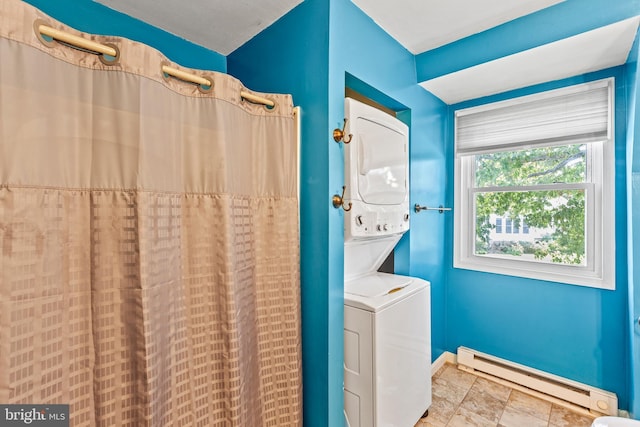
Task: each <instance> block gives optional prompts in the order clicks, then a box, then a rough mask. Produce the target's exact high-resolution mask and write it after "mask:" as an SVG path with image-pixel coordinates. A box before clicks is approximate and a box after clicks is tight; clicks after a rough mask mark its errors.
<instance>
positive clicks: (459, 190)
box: [453, 78, 615, 290]
mask: <svg viewBox="0 0 640 427" xmlns="http://www.w3.org/2000/svg"><path fill="white" fill-rule="evenodd" d="M614 86H615V84H614V79H613V78H609V79H605V80H599V81H595V82H590V83H584V84H580V85H575V86H569V87H565V88H561V89H557V90H553V91H547V92H541V93H537V94H534V95H528V96H524V97H521V98H514V99H510V100H507V101H502V102H496V103H493V104H486V105H481V106H478V107H471V108H467V109H463V110H457V111H455V113H454V120H455V125H454V129H455V136H454V139H455V143H456V158H455V177H454V179H455V184H454V186H455V190H454V192H455V196H454V197H455V201H454V203H455V204H454V208H455V209H454V221H455V225H454V245H453V246H454V257H453V266H454V267H455V268H463V269H469V270H477V271H483V272H490V273H497V274H505V275H510V276H518V277H526V278H531V279H538V280H547V281H553V282H559V283H566V284H572V285H579V286H588V287H594V288H601V289H610V290H613V289H615V130H614V123H615V121H614V118H613V114H614V110H615V102H614V100H615V97H614ZM594 87H596V88H598V87H600V88H601V87H606V88H608V112H607V114H608V123H607V135H606V137H600V138H599V139H597V140H595V141H594V140H589V141H587V142H588V144H587V147H588V150H589V153H588V156H589V157H590V159H591V161H590V164H591V167H590V168H588V170H587V174H588V175H589V177H588V178H587V181H589V178H590V181H591V182H587V183H579V184H562V188H576V189H584V190H585V192H586V204H585V206H586V207H585V209H586V212H585V214H586V217H587V220H586V224H585V234H586V236H585V238H586V247H587V250H586V256H585V259H586V265H583V266H575V265H566V264H552V263H544V262H536V261H527V260H520V259H505V258H501V257H490V256H481V255H475V253H474V248H475V233H476V231H475V213H474V206H473V204H474V200H475V197H474V195H475V193H476V192H478V191H480V190H479V189H477V188H475V159H474V157H475V155H476V154H482V153H484V152H496V151H503V150H504V148H503V149H496V148H495V146H494V147H491V143H490V142H489V143H488V144H487V146H486V147H482V146H480V147H479V148H476V149H475V152H474V153H473V154H468V153H460V152H459V150H458V117H460V115H461V114H473V113H474V112H476V111H488V110H492V109H497V108H505V107H507V110H505V111H508V107H510V106H518V105H522V104H524V103H527V102H530V101H535V100H541V99H545V98H549V97H554V96H562V95H564V94H571V93H577V92H579V91H585V90H589V89H591V88H594ZM578 142H580V141H578ZM564 143H566V144H572V143H576V140H575V139H574V140H566V142H563V144H564ZM535 144H537V146H545V145H547V146H548V145H562V144H559V143H557V142H549V143H545V142H540V143H537V142H534V145H535ZM531 145H532V144H531V141H527V142H525V143H516V144H511V145H510V146H509V147H510V149H514V148H526V147H530V146H531ZM485 148H486V151H483V150H484V149H485ZM589 157H588V158H589ZM554 186H555V184H549V185H540V186H532V187H531V190H534V189H535V190H544V189H553V188H554ZM517 188H518V189H519V190H520V189H523V188H524V187H517ZM482 190H483V191H509V190H513V188H511V187H492V188H483V189H482ZM503 227H504V224H503Z"/></svg>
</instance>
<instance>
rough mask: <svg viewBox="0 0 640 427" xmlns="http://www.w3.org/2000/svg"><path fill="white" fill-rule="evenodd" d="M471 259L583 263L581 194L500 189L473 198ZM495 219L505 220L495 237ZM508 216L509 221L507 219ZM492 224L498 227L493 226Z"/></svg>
mask: <svg viewBox="0 0 640 427" xmlns="http://www.w3.org/2000/svg"><path fill="white" fill-rule="evenodd" d="M475 216H476V238H475V248H474V253H475V255H481V256H487V257H499V258H507V259H519V260H523V261H534V262H544V263H552V264H570V265H585V241H586V239H585V219H586V213H585V190H583V189H577V190H573V189H571V190H544V191H500V192H478V193H476V194H475ZM497 217H508V218H509V219H507V220H506V233H511V231H512V229H511V224H513V229H519V228H520V226H521V224H526V232H525V233H523V234H506V233H501V234H499V233H497V230H496V228H497V227H496V226H492V225H491V224H492V223H493V224H496V218H497ZM511 218H513V219H511ZM496 225H497V224H496Z"/></svg>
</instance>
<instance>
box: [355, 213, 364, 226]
mask: <svg viewBox="0 0 640 427" xmlns="http://www.w3.org/2000/svg"><path fill="white" fill-rule="evenodd" d="M362 223H363V221H362V215H358V216H357V217H356V225H357V226H361V225H362Z"/></svg>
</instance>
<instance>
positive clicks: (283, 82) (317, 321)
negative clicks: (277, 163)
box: [227, 0, 343, 426]
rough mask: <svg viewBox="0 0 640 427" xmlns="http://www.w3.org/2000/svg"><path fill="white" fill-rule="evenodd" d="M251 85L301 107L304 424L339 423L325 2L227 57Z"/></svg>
mask: <svg viewBox="0 0 640 427" xmlns="http://www.w3.org/2000/svg"><path fill="white" fill-rule="evenodd" d="M227 64H228V71H229V74H231V75H233V76H236V77H238V78H240V79H241V80H242V81H243V83H244V84H245V85H246V86H248V87H250V88H252V89H254V90H258V91H267V92H283V93H291V94H293V100H294V103H295V105H299V106H300V107H301V108H302V116H301V117H302V135H301V139H302V141H301V171H300V174H301V177H300V187H301V198H300V231H301V236H300V237H301V286H302V352H303V355H302V362H303V389H304V402H303V403H304V425H305V426H339V425H342V409H343V404H342V377H343V375H342V360H343V356H342V316H343V314H342V313H343V311H342V282H343V268H342V256H343V252H342V222H341V218H342V217H341V216H340V214H339V212H338V211H337V210H335V209H333V207H332V206H331V195H332V194H333V193H337V192H338V190H339V189H341V185H342V172H341V170H340V168H338V163H339V155H340V153H339V151H338V149H337V144H336V143H335V142H333V139H332V138H331V133H330V132H331V130H330V125H329V118H328V117H329V116H328V111H329V104H328V99H329V86H328V85H329V77H328V72H327V70H328V68H329V1H328V0H306V1H304V2H303V3H301V4H300V5H298V6H297V7H296V8H295V9H294V10H293V11H291V12H290V13H288V14H287V15H285V16H284V17H283V18H281V19H280V20H278V21H277V22H276V23H275V24H273V25H272V26H270V27H269V28H267V29H265V30H264V31H262V32H261V33H260V34H259V35H257V36H256V37H254V38H253V39H252V40H250V41H249V42H248V43H246V44H245V45H244V46H242V47H241V48H240V49H238V50H236V51H235V52H233V53H232V54H231V55H229V56H228V57H227Z"/></svg>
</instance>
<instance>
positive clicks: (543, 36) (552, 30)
mask: <svg viewBox="0 0 640 427" xmlns="http://www.w3.org/2000/svg"><path fill="white" fill-rule="evenodd" d="M638 14H640V0H565V1H563V2H561V3H558V4H557V5H555V6H552V7H548V8H546V9H542V10H540V11H538V12H536V13H533V14H530V15H527V16H523V17H521V18H518V19H515V20H513V21H510V22H507V23H505V24H503V25H499V26H497V27H495V28H492V29H489V30H486V31H484V32H481V33H479V34H476V35H473V36H470V37H467V38H465V39H462V40H459V41H456V42H453V43H450V44H448V45H445V46H442V47H440V48H437V49H433V50H431V51H429V52H425V53H423V54H420V55H417V56H416V69H417V75H418V81H421V82H422V81H425V80H428V79H431V78H435V77H438V76H441V75H444V74H448V73H452V72H454V71H458V70H461V69H464V68H468V67H471V66H474V65H478V64H482V63H484V62H487V61H491V60H494V59H497V58H501V57H503V56H507V55H511V54H514V53H517V52H520V51H523V50H526V49H532V48H534V47H538V46H541V45H543V44H547V43H551V42H554V41H556V40H560V39H563V38H566V37H571V36H574V35H576V34H579V33H582V32H585V31H589V30H593V29H595V28H598V27H602V26H605V25H608V24H612V23H614V22H617V21H620V20H623V19H626V18H630V17H633V16H636V15H638Z"/></svg>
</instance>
